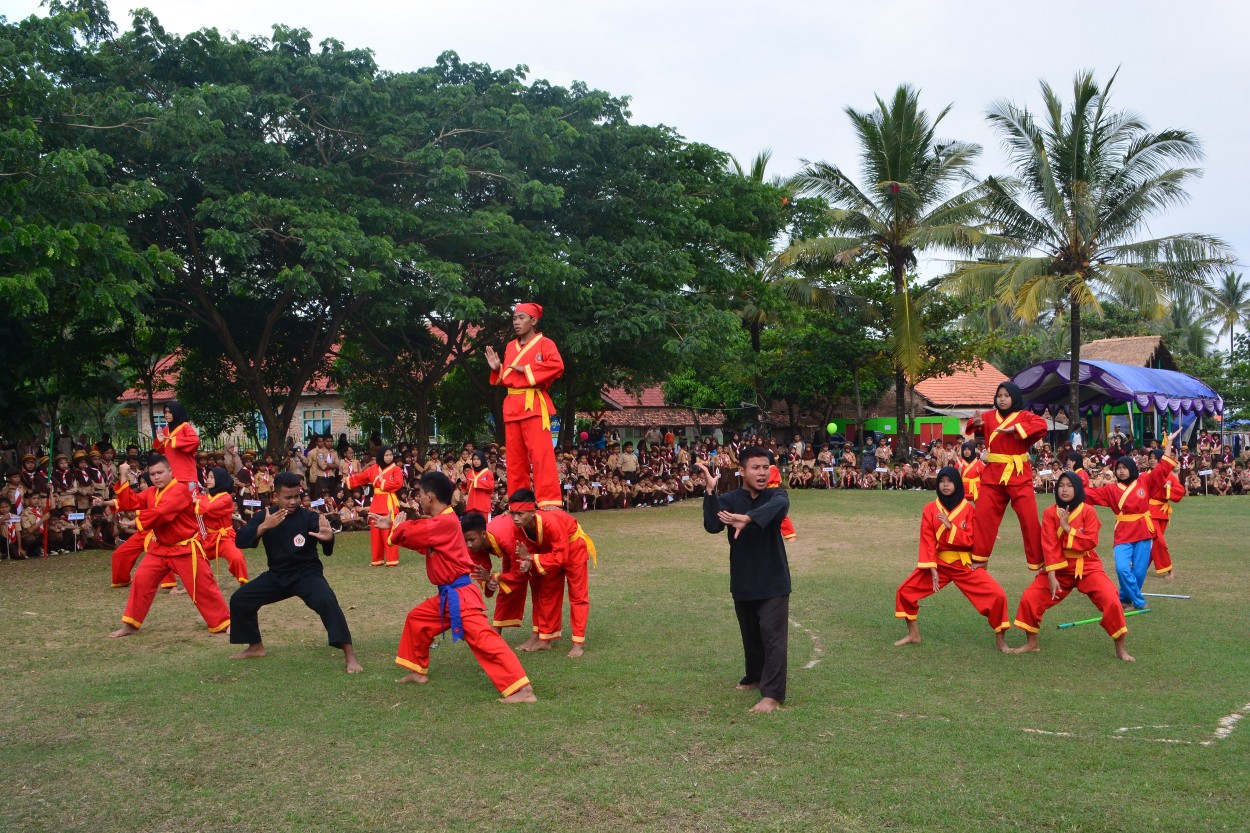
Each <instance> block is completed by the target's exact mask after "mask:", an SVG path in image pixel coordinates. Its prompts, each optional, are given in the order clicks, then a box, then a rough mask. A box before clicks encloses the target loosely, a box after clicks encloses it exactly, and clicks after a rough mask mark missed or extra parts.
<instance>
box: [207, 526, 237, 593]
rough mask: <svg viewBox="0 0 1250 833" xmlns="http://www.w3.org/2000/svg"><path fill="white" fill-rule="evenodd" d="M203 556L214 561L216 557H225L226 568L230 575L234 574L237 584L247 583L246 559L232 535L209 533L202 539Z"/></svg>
mask: <svg viewBox="0 0 1250 833" xmlns="http://www.w3.org/2000/svg"><path fill="white" fill-rule="evenodd" d="M204 556H205V558H207V559H208V560H209V561H216V560H217V559H218V558H224V559H226V569H228V570H229V571H230V575H232V576H234V577H235V579H237V580H238V582H239V584H247V559H246V558H244V556H243V551H242V550H241V549H239V546H238V545H237V544H236V543H234V536H233V535H218V534H216V533H213V534H210V535H209V536H208V538H207V539H205V541H204ZM214 566H215V565H214Z"/></svg>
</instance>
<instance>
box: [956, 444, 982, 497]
mask: <svg viewBox="0 0 1250 833" xmlns="http://www.w3.org/2000/svg"><path fill="white" fill-rule="evenodd" d="M957 465H958V466H959V476H960V477H962V478H963V481H964V493H965V494H967V496H968V500H970V501H972V502H973V503H976V502H977V498H978V497H980V495H981V475H982V474H983V473H984V472H985V463H983V462H981V458H980V457H979V456H978V455H977V444H976V443H975V442H973V441H972V440H969V441H968V442H966V443H964V444H963V445H962V446H960V447H959V462H958V463H957Z"/></svg>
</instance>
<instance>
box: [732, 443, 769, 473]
mask: <svg viewBox="0 0 1250 833" xmlns="http://www.w3.org/2000/svg"><path fill="white" fill-rule="evenodd" d="M756 457H763V458H764V459H765V460H767V461H768V464H769V465H770V466H771V465H772V460H773V458H772V455H771V454H769V453H768V452H767V451H765V450H764V449H762V448H760V447H759V446H758V445H748V446H747V447H746V448H744V449H742V451H740V452H738V465H740V466H742V468H743V469H744V470H745V469H746V467H747V460H751V459H754V458H756Z"/></svg>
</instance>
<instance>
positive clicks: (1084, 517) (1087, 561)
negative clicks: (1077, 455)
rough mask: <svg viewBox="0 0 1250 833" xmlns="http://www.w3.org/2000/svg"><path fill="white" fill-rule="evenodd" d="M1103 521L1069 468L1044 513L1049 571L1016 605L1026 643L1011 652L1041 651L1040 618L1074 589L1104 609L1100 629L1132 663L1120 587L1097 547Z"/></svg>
mask: <svg viewBox="0 0 1250 833" xmlns="http://www.w3.org/2000/svg"><path fill="white" fill-rule="evenodd" d="M1101 528H1102V523H1101V522H1100V521H1099V520H1098V513H1097V512H1096V511H1095V510H1094V507H1093V506H1090V505H1086V503H1085V486H1084V485H1083V484H1082V483H1081V478H1080V477H1078V476H1077V474H1076V473H1075V472H1071V471H1065V472H1062V473H1061V474H1060V475H1059V478H1058V481H1057V482H1056V483H1055V505H1054V506H1047V507H1046V511H1044V512H1043V513H1042V556H1043V557H1044V558H1045V560H1046V569H1045V572H1043V573H1042V574H1039V575H1038V576H1037V578H1035V579H1033V583H1032V584H1030V585H1029V586H1028V587H1027V588H1025V591H1024V595H1022V596H1021V597H1020V605H1019V607H1017V608H1016V627H1017V628H1020V629H1021V630H1023V631H1024V632H1025V634H1026V636H1025V640H1026V641H1025V643H1024V645H1022V646H1021V647H1019V648H1016V649H1015V650H1014V651H1012V653H1015V654H1023V653H1026V652H1029V651H1040V650H1041V648H1040V646H1039V645H1038V644H1037V634H1038V632H1039V631H1040V630H1041V628H1042V616H1043V614H1045V613H1046V611H1047V610H1049V609H1050V608H1052V607H1054V606H1055V605H1057V604H1059V603H1060V602H1061V601H1063V600H1064V599H1065V598H1067V596H1068V594H1069V593H1071V592H1072V591H1073V590H1079V591H1080V592H1082V593H1084V594H1085V595H1086V596H1088V597H1089V600H1090V601H1091V602H1093V603H1094V607H1096V608H1098V610H1099V611H1101V612H1102V628H1103V630H1105V631H1106V632H1107V635H1108V636H1110V637H1111V638H1112V639H1113V640H1114V641H1115V655H1116V656H1117V657H1119V658H1120V659H1122V660H1124V661H1125V662H1133V661H1134V660H1133V657H1131V656H1130V655H1129V652H1128V649H1127V648H1126V647H1125V645H1124V635H1125V634H1126V633H1128V624H1127V622H1126V620H1125V618H1124V606H1123V605H1121V604H1120V591H1119V590H1117V589H1116V586H1115V585H1114V584H1112V583H1111V579H1110V578H1108V577H1107V573H1106V571H1105V570H1103V568H1102V561H1101V560H1100V559H1099V558H1098V553H1097V552H1096V551H1095V549H1094V548H1095V547H1097V546H1098V532H1099V530H1100V529H1101Z"/></svg>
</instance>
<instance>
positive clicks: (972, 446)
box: [959, 442, 977, 463]
mask: <svg viewBox="0 0 1250 833" xmlns="http://www.w3.org/2000/svg"><path fill="white" fill-rule="evenodd" d="M969 451H971V452H972V453H971V454H969V453H968V452H969ZM959 456H960V457H961V458H962V459H963V461H964V462H965V463H971V462H973V461H975V460H976V459H977V444H976V443H975V442H966V443H964V444H963V445H962V446H960V447H959Z"/></svg>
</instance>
